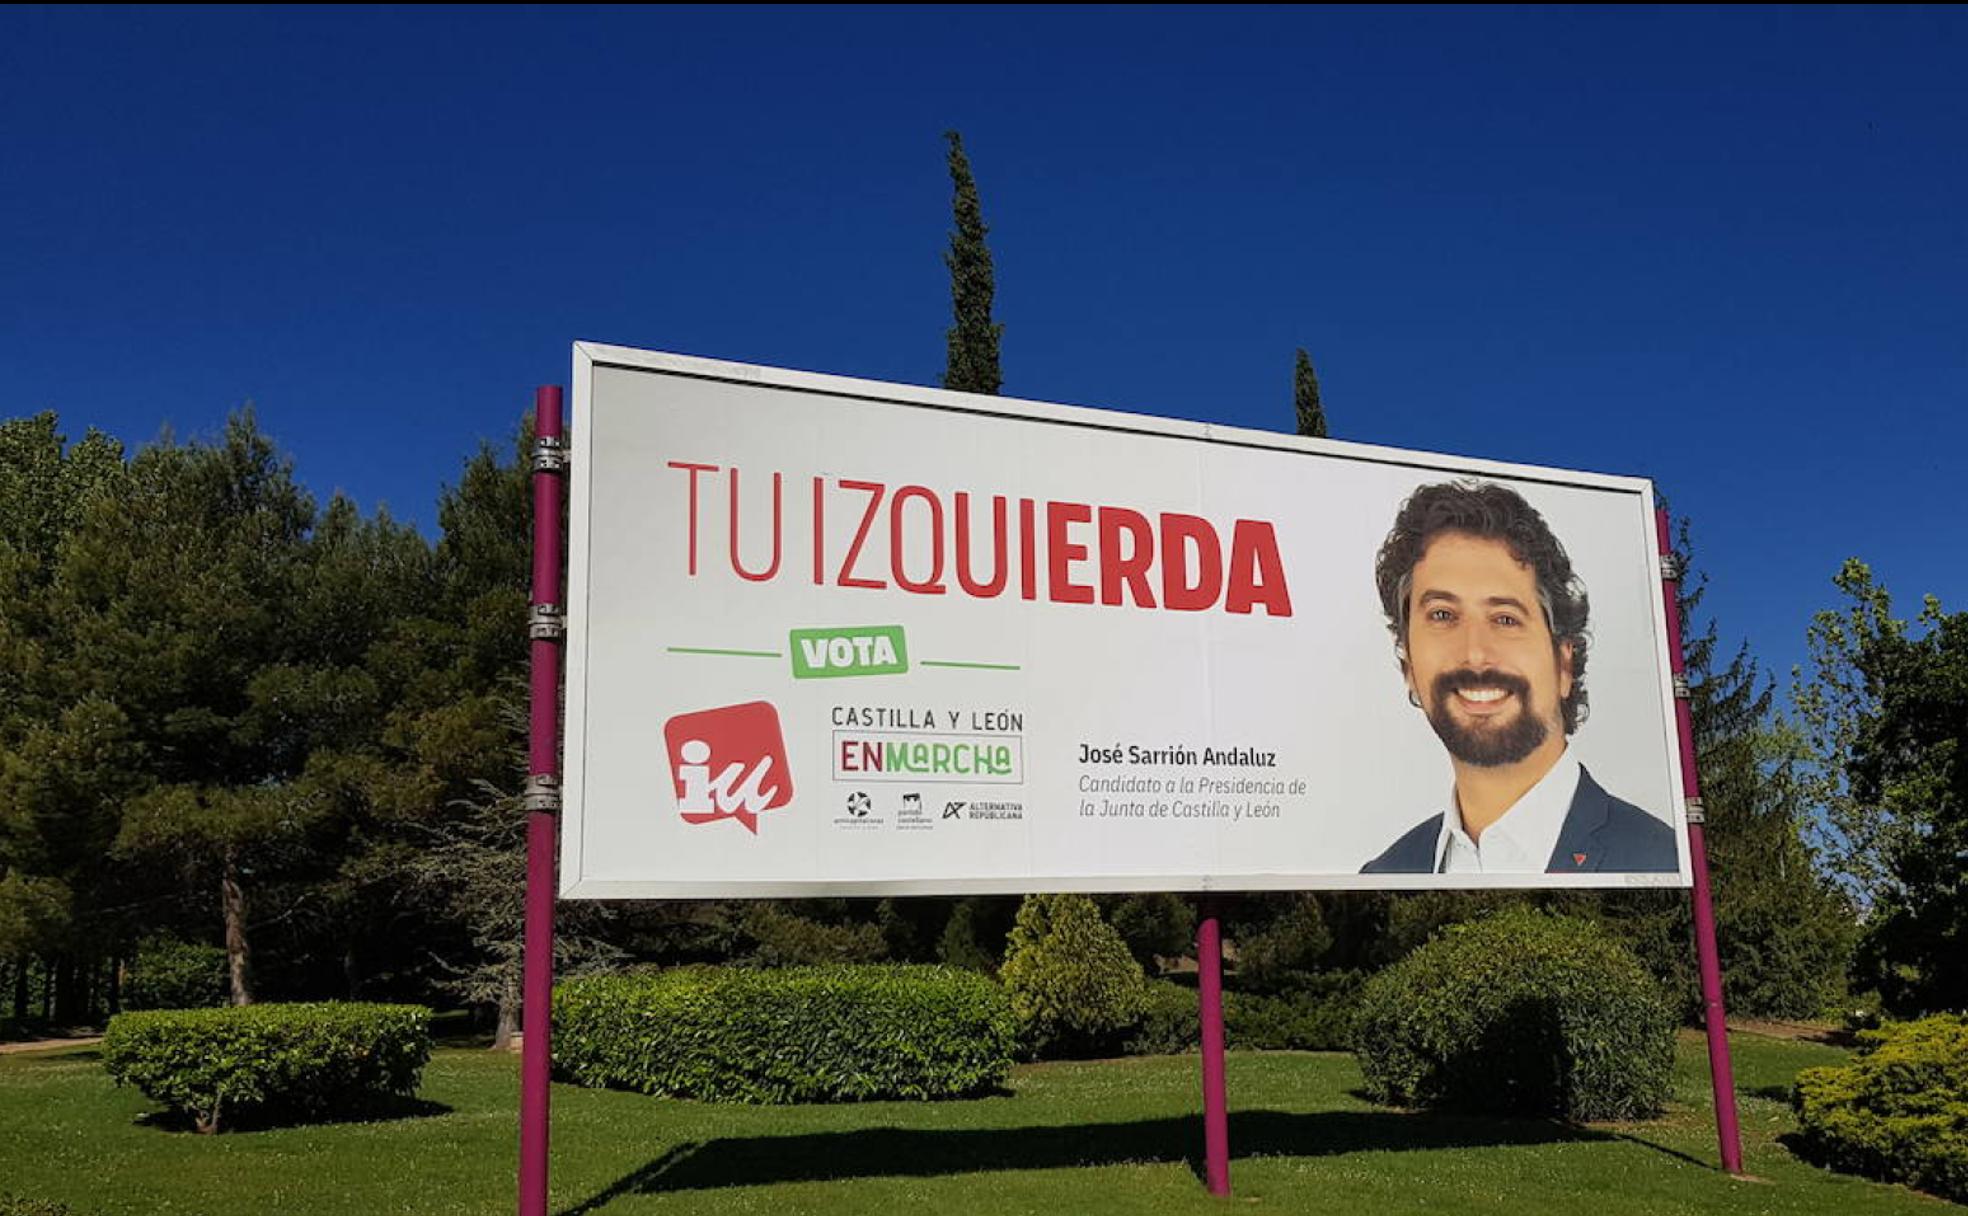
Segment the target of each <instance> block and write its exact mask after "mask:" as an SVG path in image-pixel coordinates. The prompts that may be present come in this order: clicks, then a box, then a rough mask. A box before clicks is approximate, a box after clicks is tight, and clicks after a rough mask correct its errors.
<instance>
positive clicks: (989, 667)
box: [919, 659, 1024, 671]
mask: <svg viewBox="0 0 1968 1216" xmlns="http://www.w3.org/2000/svg"><path fill="white" fill-rule="evenodd" d="M919 665H920V666H923V667H970V668H974V669H976V670H978V671H1022V670H1024V669H1023V668H1021V667H1019V665H1018V664H1016V663H951V662H942V661H939V660H936V659H922V660H920V661H919Z"/></svg>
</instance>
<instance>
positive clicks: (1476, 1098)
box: [1355, 908, 1674, 1120]
mask: <svg viewBox="0 0 1968 1216" xmlns="http://www.w3.org/2000/svg"><path fill="white" fill-rule="evenodd" d="M1357 1033H1358V1041H1357V1043H1356V1046H1355V1051H1356V1052H1357V1054H1358V1056H1359V1060H1360V1068H1361V1071H1362V1073H1363V1074H1364V1075H1365V1077H1366V1088H1367V1091H1368V1092H1369V1093H1370V1094H1372V1095H1373V1097H1374V1098H1376V1099H1377V1100H1379V1101H1383V1102H1389V1103H1393V1104H1396V1105H1402V1106H1439V1107H1450V1108H1460V1109H1467V1110H1481V1111H1491V1112H1508V1113H1513V1114H1536V1115H1556V1116H1560V1117H1563V1118H1568V1119H1576V1120H1585V1119H1633V1118H1644V1117H1649V1116H1652V1115H1655V1114H1658V1113H1659V1112H1660V1110H1661V1108H1662V1107H1663V1105H1664V1104H1665V1103H1666V1100H1667V1092H1668V1082H1669V1075H1670V1072H1671V1070H1672V1067H1673V1062H1674V1021H1673V1017H1672V1015H1671V1014H1670V1012H1669V1009H1668V1006H1667V1004H1666V1002H1665V1001H1664V1000H1663V998H1662V995H1661V992H1660V988H1659V985H1658V984H1657V983H1656V982H1655V981H1654V979H1653V978H1652V977H1651V976H1649V975H1648V974H1647V972H1646V971H1645V969H1643V968H1642V967H1641V966H1640V963H1639V962H1638V960H1636V959H1635V958H1634V957H1633V954H1632V952H1631V951H1629V950H1627V949H1626V948H1625V947H1624V946H1621V945H1620V944H1618V943H1617V942H1615V941H1613V940H1612V939H1611V938H1610V937H1608V936H1607V935H1606V934H1605V932H1604V931H1603V930H1602V929H1600V928H1599V927H1598V926H1596V925H1594V924H1592V923H1591V922H1589V921H1583V920H1578V919H1575V918H1572V917H1565V916H1547V915H1545V914H1543V913H1540V912H1537V911H1534V910H1531V909H1528V908H1509V909H1505V910H1504V911H1501V912H1499V913H1497V914H1496V915H1493V916H1490V917H1487V918H1484V919H1482V920H1477V921H1471V922H1468V923H1465V924H1459V925H1452V926H1450V927H1449V928H1447V929H1446V930H1444V931H1443V932H1442V933H1441V934H1440V935H1439V936H1437V937H1436V938H1435V939H1434V940H1433V941H1431V942H1429V943H1428V944H1427V945H1424V946H1422V947H1421V948H1420V949H1418V950H1416V951H1414V952H1413V953H1412V954H1410V955H1408V956H1407V957H1406V958H1404V959H1402V960H1401V961H1400V962H1398V963H1396V964H1394V965H1393V966H1392V967H1389V968H1388V969H1387V970H1385V971H1383V972H1381V973H1380V974H1379V975H1377V976H1375V977H1374V978H1373V979H1372V980H1370V981H1368V983H1367V985H1366V987H1365V988H1364V989H1363V990H1362V992H1361V996H1360V1003H1359V1021H1358V1025H1357Z"/></svg>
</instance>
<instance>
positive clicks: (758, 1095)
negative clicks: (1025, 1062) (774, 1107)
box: [553, 966, 1015, 1103]
mask: <svg viewBox="0 0 1968 1216" xmlns="http://www.w3.org/2000/svg"><path fill="white" fill-rule="evenodd" d="M553 1019H554V1033H553V1058H554V1069H555V1073H556V1075H558V1076H560V1077H561V1078H562V1079H564V1080H568V1081H572V1082H574V1083H575V1084H577V1085H590V1086H607V1087H610V1088H614V1089H633V1090H638V1091H640V1092H642V1093H648V1094H666V1095H669V1096H672V1097H679V1098H700V1099H705V1100H708V1101H726V1102H778V1103H784V1102H855V1101H872V1100H877V1099H885V1098H958V1097H964V1096H967V1095H971V1094H978V1093H985V1092H988V1091H990V1090H992V1089H994V1088H996V1087H997V1086H998V1085H1000V1084H1002V1083H1003V1081H1004V1079H1005V1077H1006V1076H1007V1074H1009V1072H1010V1070H1011V1053H1012V1048H1013V1045H1014V1041H1015V1040H1014V1027H1013V1025H1012V1020H1011V1009H1010V1006H1009V1005H1008V1003H1007V1002H1006V1000H1005V994H1004V990H1003V989H1001V988H999V987H998V985H997V984H996V983H994V982H992V981H991V980H989V979H987V978H985V977H984V976H981V975H978V974H976V973H974V972H970V971H961V970H958V969H957V968H954V967H926V966H911V967H899V966H836V967H787V968H783V969H754V968H723V967H688V968H681V969H678V970H674V971H664V972H656V973H641V974H633V973H632V974H624V975H598V976H588V977H584V978H580V979H572V980H569V981H567V982H566V983H564V984H562V985H560V986H559V987H558V988H556V989H555V990H554V1005H553Z"/></svg>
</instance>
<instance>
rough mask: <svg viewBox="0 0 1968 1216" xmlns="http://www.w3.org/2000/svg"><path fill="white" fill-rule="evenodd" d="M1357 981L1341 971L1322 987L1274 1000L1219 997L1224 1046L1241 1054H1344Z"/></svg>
mask: <svg viewBox="0 0 1968 1216" xmlns="http://www.w3.org/2000/svg"><path fill="white" fill-rule="evenodd" d="M1359 984H1360V981H1359V978H1358V976H1357V975H1356V974H1355V973H1353V972H1340V973H1338V974H1337V975H1336V976H1334V977H1333V979H1332V980H1331V981H1330V982H1328V983H1324V984H1320V985H1316V986H1308V987H1306V988H1302V989H1299V990H1298V991H1295V992H1286V993H1282V994H1280V995H1278V996H1260V995H1258V994H1255V993H1248V992H1226V993H1224V994H1223V1031H1224V1037H1225V1040H1226V1042H1227V1043H1228V1045H1229V1046H1231V1047H1235V1048H1239V1049H1242V1050H1246V1051H1349V1050H1351V1049H1352V1047H1353V1019H1354V1005H1355V1001H1356V996H1357V992H1358V989H1359Z"/></svg>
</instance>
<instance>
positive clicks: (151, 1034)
mask: <svg viewBox="0 0 1968 1216" xmlns="http://www.w3.org/2000/svg"><path fill="white" fill-rule="evenodd" d="M430 1050H431V1037H430V1010H428V1009H425V1008H424V1007H422V1006H421V1005H363V1004H353V1003H343V1002H335V1001H325V1002H321V1003H318V1004H294V1005H246V1006H242V1007H240V1008H236V1009H168V1010H153V1011H151V1012H147V1013H123V1014H118V1015H117V1016H116V1017H114V1018H111V1019H110V1022H109V1029H108V1031H107V1032H106V1033H105V1034H104V1036H103V1044H102V1059H103V1067H104V1068H106V1069H108V1071H109V1075H110V1077H111V1078H113V1079H114V1080H115V1081H116V1083H117V1084H118V1085H134V1086H136V1087H137V1088H138V1089H140V1090H142V1091H143V1092H144V1094H145V1096H146V1097H148V1098H150V1099H151V1100H152V1101H154V1102H161V1103H163V1104H164V1105H165V1106H168V1107H170V1108H171V1109H172V1110H174V1111H177V1112H179V1113H181V1114H183V1115H184V1116H186V1117H187V1118H189V1119H190V1120H191V1122H192V1125H193V1126H194V1127H196V1128H197V1129H198V1130H199V1131H201V1132H216V1131H218V1130H219V1124H220V1120H221V1119H222V1118H223V1119H228V1120H236V1119H239V1118H240V1117H242V1116H246V1117H251V1118H282V1119H286V1118H293V1119H303V1120H305V1119H319V1118H326V1117H331V1116H336V1115H346V1114H359V1113H362V1112H363V1111H366V1110H371V1109H375V1108H376V1107H378V1106H381V1105H385V1104H387V1102H388V1101H389V1100H390V1099H401V1098H407V1097H409V1096H410V1095H411V1094H414V1093H415V1092H416V1090H417V1078H418V1075H419V1074H420V1073H421V1072H422V1071H423V1067H424V1062H425V1061H426V1060H428V1059H430Z"/></svg>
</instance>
